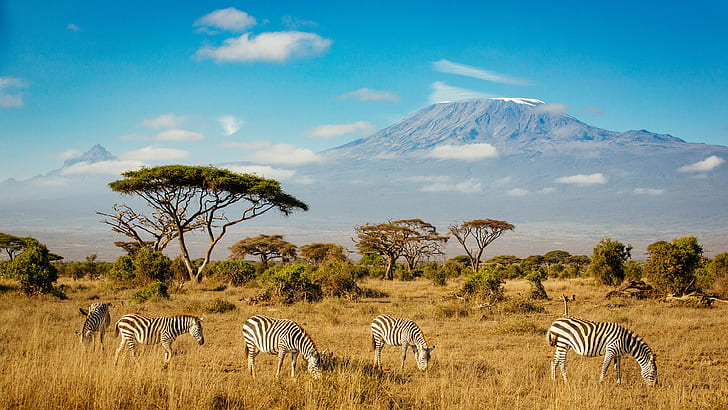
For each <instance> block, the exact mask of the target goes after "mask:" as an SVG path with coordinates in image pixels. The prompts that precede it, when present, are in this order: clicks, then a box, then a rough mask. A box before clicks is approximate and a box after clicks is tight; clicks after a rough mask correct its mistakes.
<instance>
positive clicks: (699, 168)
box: [677, 155, 725, 172]
mask: <svg viewBox="0 0 728 410" xmlns="http://www.w3.org/2000/svg"><path fill="white" fill-rule="evenodd" d="M724 162H725V160H724V159H723V158H720V157H716V156H715V155H711V156H709V157H708V158H705V159H704V160H702V161H698V162H696V163H694V164H690V165H685V166H684V167H680V168H678V169H677V170H678V171H680V172H708V171H712V170H714V169H716V168H718V167H719V166H721V164H723V163H724Z"/></svg>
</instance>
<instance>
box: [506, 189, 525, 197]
mask: <svg viewBox="0 0 728 410" xmlns="http://www.w3.org/2000/svg"><path fill="white" fill-rule="evenodd" d="M528 193H529V192H528V190H526V189H522V188H513V189H509V190H508V191H507V192H506V195H508V196H526V195H528Z"/></svg>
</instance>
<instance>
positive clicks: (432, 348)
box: [427, 345, 435, 351]
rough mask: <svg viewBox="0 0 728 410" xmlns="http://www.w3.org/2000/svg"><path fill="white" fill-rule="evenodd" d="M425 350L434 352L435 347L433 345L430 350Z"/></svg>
mask: <svg viewBox="0 0 728 410" xmlns="http://www.w3.org/2000/svg"><path fill="white" fill-rule="evenodd" d="M427 350H429V351H433V350H435V346H434V345H433V346H432V347H431V348H429V349H427Z"/></svg>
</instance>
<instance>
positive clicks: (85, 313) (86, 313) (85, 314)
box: [78, 307, 88, 316]
mask: <svg viewBox="0 0 728 410" xmlns="http://www.w3.org/2000/svg"><path fill="white" fill-rule="evenodd" d="M78 311H79V312H81V314H82V315H84V316H88V312H87V311H85V310H84V309H83V308H82V307H79V308H78Z"/></svg>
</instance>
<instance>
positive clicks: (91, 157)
mask: <svg viewBox="0 0 728 410" xmlns="http://www.w3.org/2000/svg"><path fill="white" fill-rule="evenodd" d="M116 159H117V158H116V156H115V155H113V154H111V153H110V152H109V151H107V150H106V148H104V147H103V146H101V145H100V144H95V145H94V146H93V147H91V149H89V150H88V151H86V152H84V153H83V154H82V155H80V156H78V157H74V158H71V159H67V160H66V161H64V162H63V166H64V167H69V166H71V165H73V164H76V163H79V162H89V163H94V162H101V161H113V160H116Z"/></svg>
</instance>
